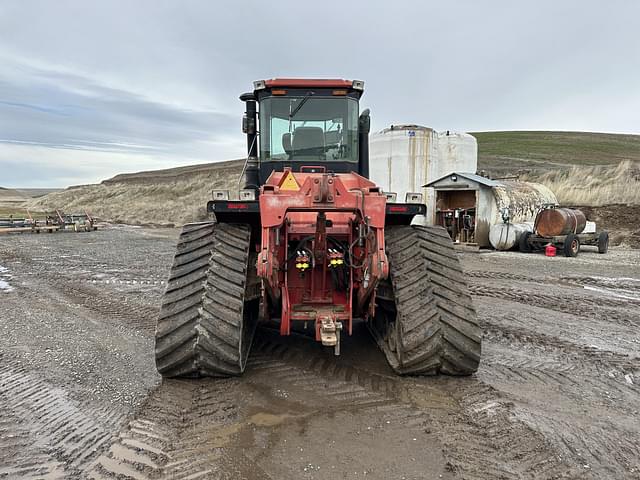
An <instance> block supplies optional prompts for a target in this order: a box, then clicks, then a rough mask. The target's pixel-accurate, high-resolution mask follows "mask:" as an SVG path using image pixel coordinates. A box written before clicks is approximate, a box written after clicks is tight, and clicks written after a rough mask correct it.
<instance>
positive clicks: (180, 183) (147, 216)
mask: <svg viewBox="0 0 640 480" xmlns="http://www.w3.org/2000/svg"><path fill="white" fill-rule="evenodd" d="M242 165H243V162H242V160H232V161H228V162H219V163H209V164H203V165H193V166H188V167H178V168H170V169H165V170H155V171H148V172H139V173H127V174H121V175H116V176H115V177H113V178H110V179H108V180H104V181H103V182H102V183H100V184H98V185H82V186H76V187H71V188H68V189H66V190H64V191H61V192H55V193H51V194H49V195H47V196H45V197H42V198H38V199H35V200H32V201H31V202H30V203H29V207H30V208H32V209H33V210H35V211H51V210H54V209H56V208H60V209H62V210H64V211H65V212H68V213H72V212H82V211H83V210H85V209H86V210H87V211H89V212H90V213H91V214H92V215H94V216H96V217H98V218H100V219H103V220H108V221H112V222H122V223H131V224H152V225H169V224H175V225H181V224H183V223H187V222H193V221H199V220H204V219H206V218H207V214H206V205H207V201H209V200H210V199H211V190H212V189H229V190H231V189H235V188H236V185H237V183H238V178H239V176H240V172H241V170H242Z"/></svg>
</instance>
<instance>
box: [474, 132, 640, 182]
mask: <svg viewBox="0 0 640 480" xmlns="http://www.w3.org/2000/svg"><path fill="white" fill-rule="evenodd" d="M471 135H473V136H474V137H476V139H477V140H478V168H480V169H485V170H487V171H490V172H496V174H497V175H499V174H504V173H513V172H517V171H522V170H526V171H529V172H530V173H532V174H536V173H538V172H541V171H548V170H549V169H566V168H567V167H572V166H585V167H593V166H599V165H613V166H617V165H618V164H619V163H620V162H622V161H625V160H628V161H630V162H632V163H633V162H640V135H618V134H608V133H589V132H526V131H522V132H476V133H471Z"/></svg>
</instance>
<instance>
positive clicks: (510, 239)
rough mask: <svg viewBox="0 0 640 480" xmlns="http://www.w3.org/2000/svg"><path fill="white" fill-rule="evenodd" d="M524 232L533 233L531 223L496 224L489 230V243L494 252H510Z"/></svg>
mask: <svg viewBox="0 0 640 480" xmlns="http://www.w3.org/2000/svg"><path fill="white" fill-rule="evenodd" d="M525 232H533V223H496V224H495V225H491V228H490V229H489V242H490V243H491V246H492V247H493V248H495V249H496V250H511V249H512V248H514V247H517V246H518V242H519V241H520V237H521V236H522V234H523V233H525Z"/></svg>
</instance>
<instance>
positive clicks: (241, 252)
mask: <svg viewBox="0 0 640 480" xmlns="http://www.w3.org/2000/svg"><path fill="white" fill-rule="evenodd" d="M251 246H252V243H251V228H250V227H249V225H241V224H238V225H235V224H234V225H231V224H224V223H211V222H205V223H194V224H187V225H185V226H184V227H183V228H182V232H181V234H180V239H179V240H178V246H177V249H176V254H175V257H174V261H173V267H172V268H171V273H170V275H169V281H168V282H167V290H166V292H165V294H164V296H163V298H162V307H161V309H160V314H159V317H158V324H157V327H156V348H155V355H156V366H157V368H158V371H159V372H160V373H161V374H162V376H163V377H227V376H231V375H240V374H242V372H243V371H244V368H245V365H246V361H247V357H248V354H249V348H250V346H251V343H252V340H253V334H254V332H255V327H256V324H257V320H258V309H259V302H260V283H259V279H258V277H257V275H256V274H255V263H256V253H255V252H254V251H253V249H252V248H251Z"/></svg>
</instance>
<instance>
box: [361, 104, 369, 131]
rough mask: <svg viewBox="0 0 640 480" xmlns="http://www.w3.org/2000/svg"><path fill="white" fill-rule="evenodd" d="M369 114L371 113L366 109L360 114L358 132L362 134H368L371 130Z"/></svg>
mask: <svg viewBox="0 0 640 480" xmlns="http://www.w3.org/2000/svg"><path fill="white" fill-rule="evenodd" d="M370 113H371V112H370V111H369V109H368V108H366V109H364V110H363V111H362V113H361V114H360V118H359V119H358V123H359V125H358V126H359V127H360V132H362V133H369V131H370V130H371V117H370V116H369V115H370Z"/></svg>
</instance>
